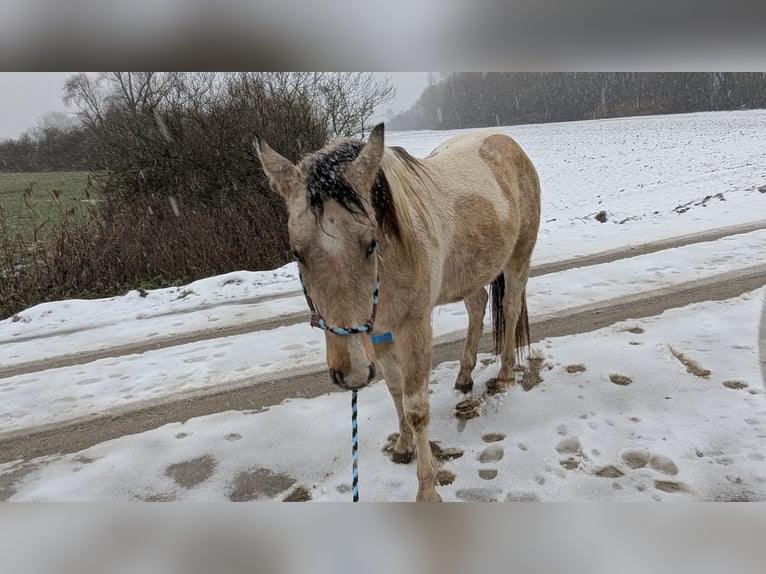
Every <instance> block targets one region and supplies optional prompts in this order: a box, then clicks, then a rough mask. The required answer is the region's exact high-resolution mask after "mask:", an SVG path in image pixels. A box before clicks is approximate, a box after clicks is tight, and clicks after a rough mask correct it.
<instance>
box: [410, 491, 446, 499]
mask: <svg viewBox="0 0 766 574" xmlns="http://www.w3.org/2000/svg"><path fill="white" fill-rule="evenodd" d="M441 501H442V497H441V496H439V493H438V492H436V491H435V490H432V491H431V492H423V491H420V490H419V491H418V495H417V496H416V497H415V502H441Z"/></svg>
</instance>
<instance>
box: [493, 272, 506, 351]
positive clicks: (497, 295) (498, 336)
mask: <svg viewBox="0 0 766 574" xmlns="http://www.w3.org/2000/svg"><path fill="white" fill-rule="evenodd" d="M489 293H490V296H491V298H492V336H493V339H494V342H495V354H496V355H499V354H500V353H501V352H502V350H503V345H504V344H505V315H503V297H505V277H504V276H503V274H502V273H500V275H498V276H497V278H496V279H495V280H494V281H493V282H492V284H491V285H490V286H489Z"/></svg>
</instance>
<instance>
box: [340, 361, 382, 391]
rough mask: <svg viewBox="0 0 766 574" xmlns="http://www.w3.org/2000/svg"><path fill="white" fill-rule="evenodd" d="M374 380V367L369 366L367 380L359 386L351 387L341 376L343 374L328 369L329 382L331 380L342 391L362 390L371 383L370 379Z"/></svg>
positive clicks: (372, 365)
mask: <svg viewBox="0 0 766 574" xmlns="http://www.w3.org/2000/svg"><path fill="white" fill-rule="evenodd" d="M374 378H375V365H374V364H370V367H369V374H368V376H367V380H366V381H364V382H363V383H362V384H361V385H359V384H357V385H351V384H350V383H349V382H348V381H346V379H345V377H344V376H343V373H341V372H340V371H338V370H336V369H330V380H332V382H333V384H335V385H336V386H338V387H340V388H341V389H343V390H344V391H355V390H357V389H362V388H364V387H366V386H367V385H369V384H370V383H371V382H372V379H374Z"/></svg>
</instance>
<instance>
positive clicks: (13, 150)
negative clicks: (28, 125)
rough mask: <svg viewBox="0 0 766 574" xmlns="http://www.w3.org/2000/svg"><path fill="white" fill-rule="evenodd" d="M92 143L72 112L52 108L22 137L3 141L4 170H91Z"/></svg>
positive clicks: (0, 165)
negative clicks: (71, 114)
mask: <svg viewBox="0 0 766 574" xmlns="http://www.w3.org/2000/svg"><path fill="white" fill-rule="evenodd" d="M90 143H91V142H90V141H89V138H88V134H87V133H86V130H84V129H83V128H82V126H80V125H79V124H78V122H76V121H74V119H73V117H72V116H68V115H66V114H64V113H63V112H51V113H49V114H46V115H45V116H43V118H42V119H41V120H40V121H39V122H38V125H37V126H36V127H34V128H33V129H31V130H28V131H27V132H26V133H25V134H23V135H22V136H21V137H20V138H18V139H9V140H5V141H0V171H81V170H87V169H88V168H89V167H90V159H89V158H90V157H91V156H92V153H91V149H90Z"/></svg>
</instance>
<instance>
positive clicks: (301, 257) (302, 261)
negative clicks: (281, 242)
mask: <svg viewBox="0 0 766 574" xmlns="http://www.w3.org/2000/svg"><path fill="white" fill-rule="evenodd" d="M293 257H294V258H295V260H296V261H297V262H298V263H303V264H304V265H305V264H306V262H305V261H304V260H303V256H302V255H301V254H300V253H298V251H296V250H295V249H293Z"/></svg>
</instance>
